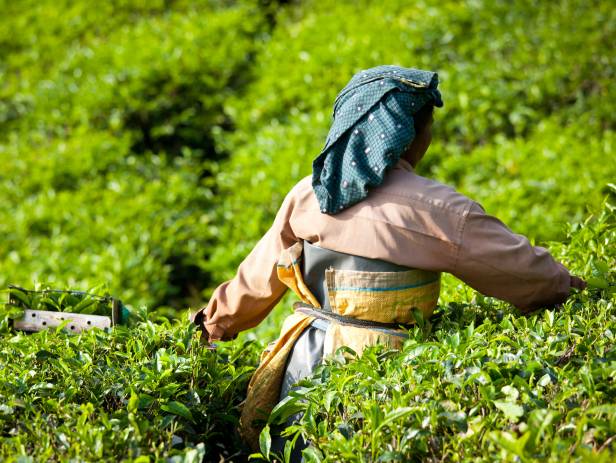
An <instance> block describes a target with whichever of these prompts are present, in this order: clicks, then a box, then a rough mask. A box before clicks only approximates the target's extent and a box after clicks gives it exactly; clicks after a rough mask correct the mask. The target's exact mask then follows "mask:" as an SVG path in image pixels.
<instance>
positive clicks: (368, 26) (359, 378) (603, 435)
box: [0, 0, 616, 463]
mask: <svg viewBox="0 0 616 463" xmlns="http://www.w3.org/2000/svg"><path fill="white" fill-rule="evenodd" d="M0 11H2V14H1V15H0V161H1V164H0V166H1V167H0V205H1V206H0V288H6V287H7V286H8V285H9V284H17V285H20V286H23V287H27V288H31V287H35V286H52V287H57V288H71V289H83V290H87V289H89V288H95V287H97V288H99V291H102V292H104V291H108V292H109V293H111V294H113V295H116V296H117V297H120V298H121V299H122V300H123V301H124V302H125V303H127V304H129V305H130V306H131V307H132V308H133V313H134V314H135V315H134V319H133V320H132V322H131V326H129V327H121V328H116V329H114V330H112V331H111V332H110V333H103V332H101V331H92V332H89V333H87V334H83V335H79V336H70V335H67V334H64V333H61V332H56V331H54V330H50V331H46V332H41V333H37V334H34V335H24V334H21V333H18V332H15V331H14V330H12V329H11V328H10V321H9V319H10V318H11V317H15V316H17V314H16V313H15V312H14V310H12V309H10V308H4V309H2V308H0V460H2V461H8V462H12V461H15V462H17V461H19V462H22V461H23V462H25V461H48V460H49V461H119V460H126V461H139V462H146V461H172V462H197V461H200V460H201V459H203V458H205V461H216V462H218V461H220V460H221V458H224V459H225V461H245V460H246V459H247V458H248V454H249V453H250V452H249V451H248V450H247V449H246V448H244V447H243V446H242V444H241V442H240V440H239V438H238V436H237V434H236V433H235V432H234V431H233V430H234V429H235V428H236V426H237V420H238V413H239V407H240V406H241V402H242V400H243V399H244V397H245V388H246V384H247V381H248V379H249V377H250V374H251V372H252V371H253V369H254V367H255V366H256V364H257V361H258V360H257V359H258V353H259V352H260V350H261V349H262V347H263V346H264V345H265V344H266V343H267V342H269V341H270V340H272V339H273V338H274V337H275V336H276V333H277V331H278V329H279V327H280V324H281V321H282V319H283V318H284V316H285V315H286V314H288V313H289V312H290V303H291V301H292V300H293V299H292V297H288V298H286V299H285V300H284V302H283V303H281V304H280V305H279V306H278V307H277V308H276V309H275V310H274V312H273V313H272V315H271V316H270V317H268V319H266V321H265V322H264V323H263V324H262V325H260V326H259V327H257V328H256V329H255V330H251V331H249V332H247V333H245V334H242V335H241V336H240V337H239V339H238V340H236V341H233V342H230V343H226V344H225V345H222V346H221V347H220V348H219V349H218V350H217V351H214V352H212V351H206V350H203V349H201V348H200V346H199V345H198V343H197V341H196V339H195V334H194V332H193V329H192V328H190V327H189V326H188V322H187V313H188V311H187V309H188V308H193V309H195V308H197V307H199V306H200V305H202V304H203V303H204V302H205V301H207V299H208V297H209V295H210V294H211V292H212V291H213V289H214V288H215V287H216V286H217V285H218V284H220V283H221V282H222V281H224V280H225V279H227V278H230V277H231V276H232V275H233V274H234V272H235V269H236V267H237V265H238V264H239V263H240V262H241V260H242V259H243V257H244V256H245V255H246V254H247V253H248V252H249V251H250V249H251V248H252V246H253V245H254V244H255V243H256V241H257V240H258V239H259V238H260V237H261V236H262V234H263V233H264V232H265V231H266V230H267V228H268V227H269V225H270V224H271V221H272V219H273V217H274V214H275V213H276V211H277V209H278V207H279V206H280V203H281V201H282V199H283V198H284V196H285V194H286V193H287V192H288V190H289V189H290V188H291V187H292V186H293V185H294V184H295V183H296V182H297V181H298V180H299V179H301V178H302V177H304V176H306V175H309V174H310V172H311V162H312V159H313V158H314V157H316V155H317V154H318V153H319V151H320V149H321V147H322V146H323V143H324V140H325V136H326V133H327V130H328V128H329V124H330V122H331V110H332V104H333V100H334V98H335V96H336V94H337V92H338V91H339V90H340V89H341V88H342V87H343V86H344V85H345V84H346V82H347V81H348V80H349V79H350V77H351V76H352V75H353V74H354V73H355V72H357V71H359V70H361V69H364V68H368V67H371V66H375V65H378V64H398V65H402V66H408V67H417V68H424V69H430V70H434V71H437V72H438V73H439V78H440V82H441V83H440V89H441V91H442V94H443V100H444V102H445V106H444V108H442V109H438V110H437V111H436V112H435V124H434V141H433V144H432V146H431V147H430V150H429V151H428V153H427V155H426V158H425V161H424V162H423V163H422V164H421V165H420V166H419V171H420V173H421V174H422V175H425V176H428V177H432V178H436V179H437V180H440V181H442V182H445V183H447V184H450V185H452V186H454V187H455V188H457V189H458V190H459V191H461V192H462V193H464V194H467V195H468V196H470V197H472V198H473V199H475V200H477V201H478V202H480V203H481V204H482V205H483V206H484V207H485V208H486V210H487V211H488V212H489V213H491V214H494V215H497V216H498V217H499V218H501V219H502V220H503V221H504V222H505V223H507V224H508V225H509V226H510V227H511V228H512V229H513V230H514V231H516V232H519V233H524V234H526V235H527V236H529V237H530V238H531V239H532V240H533V241H534V242H536V243H539V244H542V245H544V246H547V247H549V248H550V249H551V251H552V252H553V253H554V254H555V255H556V256H557V257H558V258H559V259H560V260H561V261H562V262H563V263H564V264H565V265H567V266H568V267H569V268H570V269H572V271H573V272H575V273H576V274H578V275H580V276H582V277H584V278H586V279H588V280H589V283H590V285H589V289H588V290H586V291H584V292H582V293H579V294H576V295H575V296H574V297H573V298H572V299H571V300H570V301H569V302H567V303H566V304H565V305H564V306H563V307H562V308H561V309H560V310H557V311H544V312H540V313H538V314H536V315H532V316H529V317H523V316H521V315H520V314H518V313H517V312H516V311H515V310H514V309H512V308H511V307H510V306H508V305H507V304H504V303H502V302H499V301H496V300H493V299H490V298H485V297H483V296H481V295H479V294H476V293H475V292H474V291H473V290H471V289H470V288H468V287H466V286H465V285H463V284H462V283H461V282H460V281H458V280H456V279H454V278H453V277H450V276H448V277H446V278H445V280H444V282H445V285H444V288H443V292H442V295H441V299H440V303H439V308H438V310H437V312H438V313H440V315H439V317H440V318H439V319H438V321H436V322H434V323H433V324H431V323H429V322H425V323H422V324H421V326H418V327H417V328H415V329H414V330H413V331H412V332H411V333H410V334H411V337H410V339H409V341H408V342H407V343H406V345H405V347H404V349H403V350H402V351H400V352H393V351H387V350H386V349H384V348H382V347H380V348H373V349H370V350H368V351H367V352H366V353H365V354H364V355H363V356H362V357H361V359H356V360H353V361H350V360H349V357H348V356H346V357H345V356H344V355H343V353H340V355H338V356H337V357H336V358H333V359H330V361H329V362H328V363H327V365H325V366H323V367H322V368H321V369H320V370H319V371H318V372H317V373H316V374H315V376H314V377H313V378H312V379H310V380H306V381H304V382H303V383H302V385H303V386H304V388H303V389H301V390H300V392H299V393H297V394H296V396H295V397H292V398H290V399H289V400H288V401H287V402H286V403H285V404H283V405H282V406H281V407H279V408H278V409H277V410H276V411H275V413H274V414H273V415H272V417H271V420H270V421H271V423H270V424H271V427H272V428H274V427H275V426H277V423H281V422H283V421H284V417H285V416H286V415H287V414H289V413H291V412H292V411H294V410H297V409H298V408H300V409H304V410H305V411H306V413H305V414H304V418H303V420H302V422H301V423H300V424H299V425H298V426H297V427H295V428H292V429H289V430H288V432H289V433H302V434H303V435H304V437H307V438H309V439H310V440H311V441H312V443H313V444H312V446H311V447H310V448H309V449H308V450H307V451H306V461H345V462H346V461H356V462H371V461H375V462H376V461H380V462H386V461H433V462H436V461H469V462H470V461H559V462H560V461H568V460H572V461H593V463H597V462H602V461H605V462H608V461H613V459H614V458H615V451H614V445H615V444H614V442H615V441H616V418H615V417H616V387H615V386H614V384H615V379H616V349H615V347H614V346H615V345H616V341H615V338H614V336H615V333H616V326H615V324H616V306H615V304H616V300H615V298H614V294H615V291H614V283H615V278H614V273H615V270H616V251H615V249H616V225H615V224H616V220H615V213H616V212H615V209H614V208H615V206H614V205H615V204H616V162H614V160H615V159H616V157H615V154H614V145H615V142H616V138H615V136H614V125H615V122H614V114H615V113H616V98H615V96H614V90H613V87H614V85H613V82H614V77H615V71H614V69H616V62H615V61H616V60H615V56H616V54H615V50H614V44H613V42H614V41H613V37H614V36H615V35H616V30H615V29H616V26H615V25H616V9H614V8H613V7H612V6H611V5H610V3H609V2H606V1H592V0H590V1H581V0H577V1H573V0H572V1H567V0H560V1H554V2H535V1H530V0H528V1H526V0H519V1H514V2H506V1H497V0H494V1H489V0H485V1H481V0H479V1H468V2H459V1H453V0H451V1H450V0H446V1H433V0H425V1H416V2H408V1H402V0H383V1H379V2H370V1H334V0H319V1H316V0H314V1H309V0H307V1H303V2H299V1H290V2H285V1H275V0H244V1H240V0H237V1H231V0H209V1H205V0H204V1H194V0H176V1H173V0H167V1H165V0H160V1H150V2H144V1H140V0H109V1H104V2H99V3H96V5H95V6H93V4H92V3H91V2H84V1H75V0H70V1H69V0H54V1H51V0H38V1H32V0H18V1H9V0H0ZM101 285H102V286H101ZM101 287H102V288H103V289H100V288H101ZM350 356H351V357H353V355H352V353H351V354H350ZM267 443H268V439H267V433H264V434H263V439H262V444H263V445H262V455H261V458H266V459H267V458H270V457H271V458H274V457H272V456H271V455H270V456H268V455H267V453H268V445H267ZM255 458H258V457H256V456H255Z"/></svg>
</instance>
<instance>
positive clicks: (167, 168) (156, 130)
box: [0, 2, 262, 307]
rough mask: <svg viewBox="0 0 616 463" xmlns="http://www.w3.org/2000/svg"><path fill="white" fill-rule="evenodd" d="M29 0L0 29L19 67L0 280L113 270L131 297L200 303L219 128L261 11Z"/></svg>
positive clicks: (5, 148)
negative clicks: (33, 0) (64, 8)
mask: <svg viewBox="0 0 616 463" xmlns="http://www.w3.org/2000/svg"><path fill="white" fill-rule="evenodd" d="M137 4H138V5H140V4H141V2H137ZM21 7H23V9H20V7H17V6H13V7H11V9H14V10H16V11H15V15H16V16H17V18H18V19H17V20H16V21H15V22H14V23H11V25H12V27H13V30H12V32H11V34H10V35H9V34H8V33H7V34H6V36H3V37H2V40H0V44H1V46H0V50H2V52H3V53H6V54H7V55H8V57H9V59H8V60H7V64H5V66H4V68H3V69H2V71H3V72H5V73H6V74H7V75H11V76H14V74H13V72H12V71H16V70H19V72H20V73H21V79H18V80H13V79H8V80H7V81H6V82H5V84H4V86H3V87H2V89H3V94H2V95H3V97H2V98H1V100H2V101H3V102H4V103H3V104H4V111H2V112H3V114H4V116H5V117H4V118H3V119H0V126H4V128H6V129H7V131H3V137H2V138H0V157H1V158H2V164H3V169H2V172H0V202H1V203H3V204H11V207H10V208H0V224H1V225H0V236H1V237H2V239H1V240H0V286H6V284H7V283H15V284H20V285H22V286H26V287H28V286H31V285H32V280H35V281H43V282H46V283H49V284H51V285H54V286H57V287H67V286H69V287H91V286H94V285H96V284H98V283H100V282H106V283H108V284H109V288H110V290H111V291H112V292H113V293H114V294H122V297H123V298H125V299H126V300H130V301H131V302H133V303H134V304H137V305H139V304H144V303H145V304H149V305H153V306H160V305H174V306H176V307H181V306H182V305H184V304H187V303H189V304H193V305H197V304H199V303H200V302H201V296H200V294H199V288H200V286H201V285H203V284H204V282H207V280H208V276H207V273H206V271H205V269H204V261H205V260H206V259H207V252H206V249H207V246H208V243H209V242H210V241H211V239H212V233H211V231H210V229H209V222H210V219H209V214H208V209H210V208H211V207H212V193H211V188H209V187H207V186H206V185H205V182H206V179H207V178H208V176H209V172H210V164H212V163H214V162H216V161H217V160H219V159H220V157H221V155H222V153H221V151H220V150H219V149H218V148H217V147H215V146H214V143H213V136H214V133H216V132H219V131H222V130H227V129H228V128H229V127H230V122H229V120H228V118H227V117H226V116H225V115H224V113H223V111H222V104H223V102H224V101H225V99H227V98H228V95H229V94H230V93H231V92H233V91H237V90H238V89H240V88H241V87H242V86H243V85H244V82H245V81H246V80H247V79H248V77H249V74H248V71H247V69H246V65H247V64H248V63H249V60H248V58H249V56H250V54H251V53H252V50H253V48H254V41H253V39H254V35H255V34H256V31H257V30H258V28H259V27H260V26H259V25H260V24H261V21H262V17H261V15H260V14H259V11H258V10H255V8H254V7H253V6H251V5H250V4H248V3H247V4H243V5H239V6H232V7H229V8H222V7H214V6H211V5H210V4H209V3H207V2H195V4H194V5H191V6H187V5H178V6H177V8H176V7H174V8H173V9H167V8H163V7H162V6H159V7H156V6H151V7H149V8H144V7H140V6H135V7H134V8H133V7H130V6H127V5H125V4H124V3H121V4H118V5H113V6H112V4H106V5H105V6H104V7H103V8H102V9H101V10H97V9H92V8H90V7H89V6H88V5H86V4H85V3H83V4H81V5H78V6H74V8H68V12H67V14H66V15H57V13H58V11H61V10H60V9H58V8H60V7H59V6H58V5H55V3H54V2H46V3H44V4H41V5H37V6H36V7H35V8H34V9H31V8H29V7H28V6H27V5H21ZM84 10H86V11H84ZM48 16H49V17H48ZM108 16H111V17H112V18H113V19H112V20H111V22H110V23H109V24H107V23H106V21H107V18H108ZM3 21H9V19H8V18H7V19H6V20H3ZM50 21H51V23H52V24H51V25H50V24H49V22H50ZM75 22H77V25H75V24H74V23H75ZM52 25H53V27H51V26H52ZM75 28H76V29H75ZM0 29H1V30H2V31H8V30H9V28H5V27H0ZM56 29H57V30H56ZM33 31H35V32H33ZM22 32H23V34H22ZM32 34H35V35H32ZM36 34H40V36H41V37H40V38H41V41H40V42H38V41H37V39H36V37H38V35H36ZM49 36H53V40H52V39H51V38H50V39H49V40H47V39H46V38H49ZM31 42H34V45H35V49H34V51H33V50H32V49H30V48H28V46H27V44H28V43H31ZM214 43H215V44H216V45H215V46H214V45H213V44H214ZM35 52H36V56H39V55H44V56H45V59H42V60H41V61H40V62H39V61H38V60H36V59H35V57H34V56H32V54H33V53H35ZM50 54H51V56H50ZM22 66H24V67H23V68H22ZM16 108H18V109H16Z"/></svg>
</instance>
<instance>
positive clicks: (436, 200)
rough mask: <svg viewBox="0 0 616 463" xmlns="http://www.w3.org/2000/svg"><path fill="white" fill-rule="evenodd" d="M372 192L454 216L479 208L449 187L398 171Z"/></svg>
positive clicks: (410, 173) (407, 172) (414, 174)
mask: <svg viewBox="0 0 616 463" xmlns="http://www.w3.org/2000/svg"><path fill="white" fill-rule="evenodd" d="M374 192H375V193H376V194H377V195H390V196H392V197H398V198H403V200H405V202H408V205H409V206H413V207H423V208H429V209H432V210H437V211H442V212H444V213H451V214H455V215H466V214H467V213H468V212H469V210H471V209H473V208H477V207H480V206H478V204H477V203H476V202H475V201H473V200H472V199H470V198H469V197H467V196H465V195H463V194H461V193H459V192H458V191H456V189H455V188H453V187H451V186H449V185H445V184H444V183H441V182H439V181H437V180H434V179H430V178H427V177H422V176H421V175H417V174H416V173H415V172H409V171H405V170H400V169H396V170H394V171H393V172H392V175H390V176H389V177H388V178H387V179H386V181H385V182H384V183H383V185H381V186H380V187H378V188H377V189H375V190H374Z"/></svg>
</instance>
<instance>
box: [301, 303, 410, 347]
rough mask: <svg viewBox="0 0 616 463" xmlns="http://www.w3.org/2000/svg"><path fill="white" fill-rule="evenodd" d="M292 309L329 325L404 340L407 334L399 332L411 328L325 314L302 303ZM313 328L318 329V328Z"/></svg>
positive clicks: (400, 324)
mask: <svg viewBox="0 0 616 463" xmlns="http://www.w3.org/2000/svg"><path fill="white" fill-rule="evenodd" d="M293 309H294V310H295V312H299V313H302V314H304V315H308V316H310V317H314V318H316V319H318V320H326V321H328V322H331V323H337V324H339V325H345V326H353V327H355V328H366V329H370V330H373V331H379V332H382V333H383V334H387V335H389V336H397V337H400V338H405V339H406V338H408V337H409V336H408V333H406V332H401V331H400V330H409V329H410V328H411V326H412V325H408V324H406V325H405V324H402V323H383V322H375V321H371V320H360V319H358V318H352V317H346V316H344V315H340V314H337V313H334V312H326V311H324V310H320V309H318V308H316V307H314V306H312V305H309V304H306V303H303V302H296V303H295V304H293ZM315 327H316V328H319V327H318V326H315Z"/></svg>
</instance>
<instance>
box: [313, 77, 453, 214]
mask: <svg viewBox="0 0 616 463" xmlns="http://www.w3.org/2000/svg"><path fill="white" fill-rule="evenodd" d="M437 86H438V75H437V74H436V73H434V72H429V71H421V70H418V69H408V68H402V67H398V66H378V67H375V68H372V69H368V70H365V71H361V72H359V73H358V74H355V75H354V76H353V78H352V79H351V81H350V82H349V83H348V84H347V86H346V87H344V88H343V89H342V91H341V92H340V93H339V94H338V96H337V97H336V101H335V103H334V122H333V124H332V127H331V129H330V131H329V135H328V136H327V141H326V142H325V147H324V148H323V151H321V154H319V156H318V157H317V158H316V159H315V160H314V162H313V163H312V187H313V189H314V192H315V194H316V197H317V199H318V201H319V205H320V207H321V212H323V213H327V214H337V213H338V212H340V211H342V210H344V209H346V208H347V207H350V206H352V205H353V204H356V203H358V202H359V201H361V200H362V199H364V198H365V197H366V196H367V195H368V188H369V187H375V186H378V185H380V184H381V183H382V182H383V178H384V176H385V172H386V170H387V169H389V168H391V167H393V166H394V165H395V164H396V163H397V162H398V161H399V159H400V156H401V155H402V153H403V152H404V151H405V149H406V147H407V146H408V145H409V144H410V143H411V142H412V141H413V139H414V138H415V128H414V123H413V115H414V114H415V113H417V111H419V110H420V109H421V108H422V107H423V106H424V105H425V104H426V103H431V104H433V105H434V106H438V107H441V106H443V102H442V100H441V94H440V92H439V91H438V90H437Z"/></svg>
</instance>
